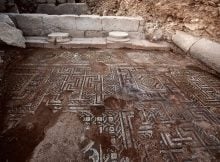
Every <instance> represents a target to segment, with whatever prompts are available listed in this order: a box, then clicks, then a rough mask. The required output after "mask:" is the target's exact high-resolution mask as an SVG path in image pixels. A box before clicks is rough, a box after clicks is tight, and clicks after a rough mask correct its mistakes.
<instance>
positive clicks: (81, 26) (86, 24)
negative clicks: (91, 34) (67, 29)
mask: <svg viewBox="0 0 220 162" xmlns="http://www.w3.org/2000/svg"><path fill="white" fill-rule="evenodd" d="M76 27H77V30H94V31H97V30H98V31H99V30H102V21H101V17H100V16H96V15H81V16H80V17H77V18H76Z"/></svg>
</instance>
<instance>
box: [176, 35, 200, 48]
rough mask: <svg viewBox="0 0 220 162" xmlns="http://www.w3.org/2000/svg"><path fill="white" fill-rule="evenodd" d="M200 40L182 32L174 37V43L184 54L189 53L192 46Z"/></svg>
mask: <svg viewBox="0 0 220 162" xmlns="http://www.w3.org/2000/svg"><path fill="white" fill-rule="evenodd" d="M200 39H201V38H198V37H194V36H192V35H189V34H187V33H185V32H182V31H176V34H175V35H173V37H172V40H173V42H174V43H175V44H176V45H177V46H178V47H180V48H181V49H182V50H183V51H184V52H188V51H189V49H190V48H191V46H192V45H193V44H194V43H195V42H197V41H198V40H200Z"/></svg>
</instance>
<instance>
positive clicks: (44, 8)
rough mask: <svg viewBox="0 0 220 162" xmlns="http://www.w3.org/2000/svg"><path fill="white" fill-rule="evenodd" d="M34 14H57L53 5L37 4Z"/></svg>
mask: <svg viewBox="0 0 220 162" xmlns="http://www.w3.org/2000/svg"><path fill="white" fill-rule="evenodd" d="M36 12H37V13H45V14H49V15H54V14H56V13H57V11H56V6H55V4H39V5H38V7H37V11H36Z"/></svg>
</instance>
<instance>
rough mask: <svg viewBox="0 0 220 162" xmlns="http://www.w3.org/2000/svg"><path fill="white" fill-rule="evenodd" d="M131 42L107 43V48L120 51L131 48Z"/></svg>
mask: <svg viewBox="0 0 220 162" xmlns="http://www.w3.org/2000/svg"><path fill="white" fill-rule="evenodd" d="M131 45H132V44H131V41H128V42H112V41H107V48H110V49H120V48H131Z"/></svg>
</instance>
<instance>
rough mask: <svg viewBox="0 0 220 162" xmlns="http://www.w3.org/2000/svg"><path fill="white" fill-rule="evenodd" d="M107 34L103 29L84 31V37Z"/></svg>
mask: <svg viewBox="0 0 220 162" xmlns="http://www.w3.org/2000/svg"><path fill="white" fill-rule="evenodd" d="M107 35H108V33H107V32H105V31H94V30H88V31H85V37H86V38H94V37H107Z"/></svg>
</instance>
